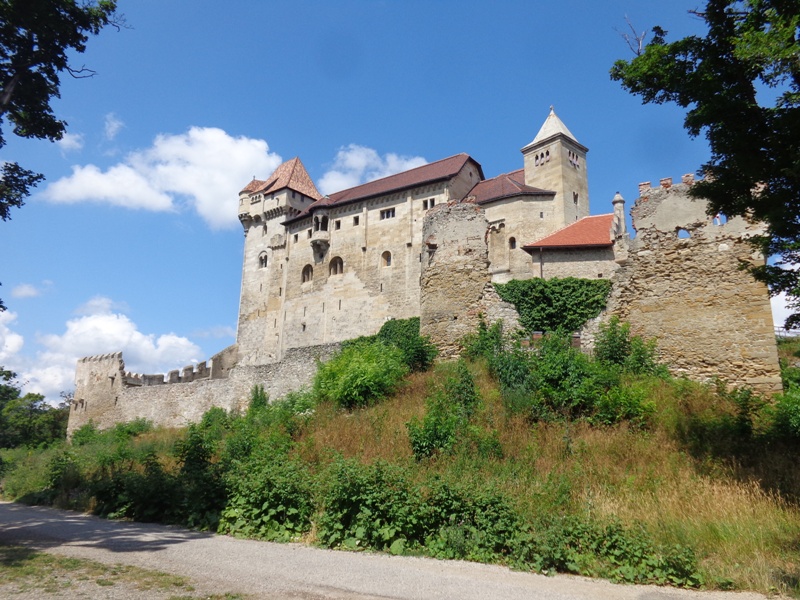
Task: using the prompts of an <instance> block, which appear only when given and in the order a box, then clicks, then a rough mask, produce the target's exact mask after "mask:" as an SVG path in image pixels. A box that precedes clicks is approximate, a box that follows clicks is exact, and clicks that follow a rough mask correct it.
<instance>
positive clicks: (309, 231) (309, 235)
mask: <svg viewBox="0 0 800 600" xmlns="http://www.w3.org/2000/svg"><path fill="white" fill-rule="evenodd" d="M307 237H308V238H311V230H310V229H309V230H308V236H307Z"/></svg>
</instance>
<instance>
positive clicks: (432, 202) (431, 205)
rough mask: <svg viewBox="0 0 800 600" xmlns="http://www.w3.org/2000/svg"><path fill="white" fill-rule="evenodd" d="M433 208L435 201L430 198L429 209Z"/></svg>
mask: <svg viewBox="0 0 800 600" xmlns="http://www.w3.org/2000/svg"><path fill="white" fill-rule="evenodd" d="M434 206H436V200H434V199H433V198H431V203H430V207H431V208H433V207H434Z"/></svg>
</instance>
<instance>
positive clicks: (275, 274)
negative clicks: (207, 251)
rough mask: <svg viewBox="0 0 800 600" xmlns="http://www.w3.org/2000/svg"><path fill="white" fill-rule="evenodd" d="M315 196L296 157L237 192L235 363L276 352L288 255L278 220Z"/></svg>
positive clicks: (259, 360)
mask: <svg viewBox="0 0 800 600" xmlns="http://www.w3.org/2000/svg"><path fill="white" fill-rule="evenodd" d="M321 199H322V195H321V194H320V193H319V191H318V190H317V188H316V186H315V185H314V182H313V181H312V180H311V177H310V176H309V175H308V172H307V171H306V169H305V167H304V166H303V163H302V162H300V159H299V158H293V159H291V160H289V161H286V162H285V163H283V164H281V165H280V166H279V167H278V168H277V169H275V172H274V173H273V174H272V175H271V176H270V177H269V179H267V180H266V181H259V180H257V179H254V180H253V181H251V182H250V183H249V184H248V185H247V186H246V187H245V188H244V189H243V190H242V191H241V192H239V220H240V221H241V223H242V227H243V228H244V235H245V242H244V260H243V264H242V290H241V296H240V299H239V324H238V327H237V335H236V343H237V345H238V354H239V359H238V362H239V364H242V365H246V364H255V365H257V364H266V363H271V362H275V361H277V360H280V358H281V356H280V341H281V340H280V333H281V328H280V327H279V319H281V318H282V314H281V313H282V311H281V308H282V306H283V300H284V295H285V290H286V285H287V284H286V270H285V269H284V263H285V262H286V259H287V256H288V254H287V253H288V241H287V239H286V230H285V227H284V225H283V222H284V220H286V219H287V218H291V217H294V216H296V215H298V214H300V213H302V212H305V211H306V210H308V208H309V207H310V206H311V205H312V204H314V203H315V202H317V201H318V200H321Z"/></svg>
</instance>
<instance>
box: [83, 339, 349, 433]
mask: <svg viewBox="0 0 800 600" xmlns="http://www.w3.org/2000/svg"><path fill="white" fill-rule="evenodd" d="M339 347H340V346H339V344H327V345H323V346H314V347H307V348H296V349H292V350H290V351H288V352H287V354H286V356H285V357H284V358H283V360H281V361H280V362H278V363H272V364H267V365H260V366H248V365H242V366H235V367H232V368H230V369H229V370H224V371H223V370H221V372H222V373H224V375H222V376H220V378H217V379H212V378H211V377H210V376H206V377H196V374H197V371H199V369H196V370H194V371H192V370H191V368H190V367H188V368H187V369H184V370H183V371H184V373H185V374H186V375H187V377H186V378H185V379H181V378H180V376H178V371H172V372H171V373H170V375H169V376H168V377H167V378H166V381H165V378H164V376H163V375H133V374H131V373H126V372H125V363H124V361H123V359H122V353H121V352H117V353H115V354H105V355H102V356H92V357H87V358H82V359H81V360H80V361H78V368H77V374H76V387H75V397H74V400H73V402H72V405H71V409H70V415H69V425H68V428H67V436H68V437H71V436H72V434H73V433H74V432H75V430H76V429H79V428H80V427H82V426H83V425H85V424H87V423H89V422H90V421H91V422H93V423H94V424H95V425H96V426H97V427H99V428H100V429H106V428H109V427H113V426H114V425H115V424H116V423H124V422H127V421H133V420H134V419H140V418H141V419H147V420H148V421H151V422H152V423H153V424H155V425H159V426H163V427H185V426H186V425H188V424H190V423H196V422H198V421H200V419H201V418H202V416H203V413H205V412H206V411H207V410H208V409H210V408H212V407H220V408H223V409H225V410H226V411H232V410H233V411H239V410H244V409H245V408H247V405H248V402H249V399H250V392H251V390H252V388H253V386H254V385H256V384H261V385H263V386H264V390H265V391H266V392H267V394H269V397H270V398H271V399H278V398H281V397H283V396H285V395H286V394H288V393H289V392H292V391H296V390H298V389H300V388H302V387H304V386H307V385H309V384H310V383H311V381H312V379H313V377H314V374H315V373H316V372H317V364H318V361H319V360H322V361H324V360H327V359H328V358H330V356H332V354H333V353H334V352H336V351H337V350H338V349H339ZM225 352H226V351H223V353H220V354H219V355H217V357H219V359H220V360H222V361H224V360H225V359H226V358H227V359H230V354H231V353H230V349H228V350H227V354H224V353H225ZM213 364H214V363H213V359H212V369H211V370H210V371H213V370H214V369H213ZM223 364H224V363H223ZM190 371H191V372H192V375H191V376H190V375H189V372H190Z"/></svg>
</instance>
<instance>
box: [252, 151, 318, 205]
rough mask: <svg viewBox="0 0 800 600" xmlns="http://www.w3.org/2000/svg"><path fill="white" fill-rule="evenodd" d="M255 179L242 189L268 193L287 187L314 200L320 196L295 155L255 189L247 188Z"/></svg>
mask: <svg viewBox="0 0 800 600" xmlns="http://www.w3.org/2000/svg"><path fill="white" fill-rule="evenodd" d="M255 181H257V180H253V181H251V182H250V183H249V184H248V185H247V187H245V188H244V190H242V191H243V192H248V193H251V194H254V193H262V194H270V193H273V192H277V191H279V190H282V189H284V188H289V189H291V190H294V191H296V192H300V193H301V194H304V195H306V196H308V197H309V198H313V199H314V200H319V199H321V198H322V194H320V193H319V191H318V190H317V186H315V185H314V182H313V181H311V177H310V176H309V174H308V171H306V168H305V167H304V166H303V163H302V162H301V161H300V159H299V158H297V157H296V156H295V157H294V158H293V159H291V160H287V161H286V162H285V163H283V164H282V165H280V166H279V167H278V168H277V169H275V172H274V173H273V174H272V175H270V177H269V179H267V180H266V181H264V182H261V183H262V185H260V186H257V187H255V189H248V188H250V187H251V186H252V185H253V183H254V182H255Z"/></svg>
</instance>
